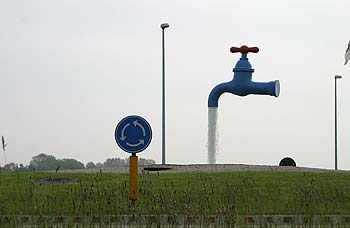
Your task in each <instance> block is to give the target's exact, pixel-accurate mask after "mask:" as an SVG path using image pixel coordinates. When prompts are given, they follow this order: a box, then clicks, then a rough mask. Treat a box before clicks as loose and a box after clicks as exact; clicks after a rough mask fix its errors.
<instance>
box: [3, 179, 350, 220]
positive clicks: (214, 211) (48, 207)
mask: <svg viewBox="0 0 350 228" xmlns="http://www.w3.org/2000/svg"><path fill="white" fill-rule="evenodd" d="M50 177H52V178H55V177H65V178H73V177H74V178H80V179H81V181H80V183H71V184H69V183H65V184H50V185H40V184H38V183H37V181H38V180H39V179H40V178H50ZM128 189H129V188H128V174H104V173H102V174H101V173H97V174H56V173H15V174H0V215H33V216H34V215H43V216H45V215H54V216H59V215H62V216H66V215H72V216H86V217H92V216H95V217H97V220H98V219H99V218H100V219H101V217H103V216H107V215H125V214H127V215H135V216H141V215H154V216H155V217H158V218H159V216H161V215H167V216H170V217H176V216H180V215H181V216H185V217H186V218H191V217H192V218H193V219H196V220H197V221H198V219H199V218H200V219H199V220H201V221H203V223H204V221H209V222H210V220H212V219H213V216H214V217H215V216H218V217H220V216H221V217H224V218H225V219H226V220H225V221H226V222H227V221H235V219H236V218H237V217H238V216H242V215H266V214H268V215H271V214H284V215H327V214H331V215H334V214H349V213H350V175H349V174H346V173H296V172H295V173H294V172H224V173H178V174H162V173H160V174H159V173H154V174H148V173H144V174H140V175H139V199H138V200H137V201H136V202H134V203H133V202H131V201H129V193H128Z"/></svg>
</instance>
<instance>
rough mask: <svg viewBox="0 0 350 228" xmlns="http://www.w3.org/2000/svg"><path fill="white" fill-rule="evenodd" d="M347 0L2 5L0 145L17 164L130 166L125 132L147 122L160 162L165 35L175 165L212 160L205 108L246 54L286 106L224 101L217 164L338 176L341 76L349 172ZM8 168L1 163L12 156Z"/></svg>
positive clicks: (263, 99) (342, 150)
mask: <svg viewBox="0 0 350 228" xmlns="http://www.w3.org/2000/svg"><path fill="white" fill-rule="evenodd" d="M349 9H350V1H348V0H324V1H319V0H318V1H316V0H312V1H311V0H310V1H305V0H290V1H281V0H265V1H261V0H251V1H247V0H235V1H232V0H227V1H214V0H213V1H202V0H201V1H199V0H198V1H195V0H180V1H161V0H154V1H152V0H150V1H136V0H117V1H115V0H94V1H93V0H84V1H83V0H60V1H53V0H31V1H28V0H11V1H6V0H2V1H0V27H1V36H0V53H1V54H0V98H1V109H0V110H1V111H0V134H1V135H4V136H5V137H6V140H7V143H8V146H7V151H6V152H7V161H13V162H16V163H28V162H29V161H30V159H31V157H33V156H34V155H37V154H38V153H46V154H53V155H55V156H56V157H57V158H75V159H78V160H80V161H82V162H84V163H86V162H88V161H94V162H101V161H104V160H105V159H106V158H110V157H122V158H124V157H127V156H129V155H128V154H126V153H125V152H123V151H122V150H121V149H119V148H118V147H117V145H116V143H115V141H114V129H115V126H116V125H117V123H118V122H119V121H120V120H121V119H122V118H123V117H125V116H127V115H130V114H137V115H141V116H143V117H144V118H146V119H147V120H148V121H149V123H150V124H151V126H152V129H153V141H152V143H151V145H150V146H149V148H148V149H147V150H145V151H144V152H142V153H141V154H139V156H140V157H146V158H152V159H155V160H156V161H157V162H161V29H160V28H159V25H160V24H161V23H162V22H168V23H169V24H170V28H168V29H167V30H166V42H167V43H166V51H167V55H166V56H167V75H166V78H167V80H166V94H167V100H166V102H167V115H166V118H167V158H166V160H167V162H168V163H181V164H188V163H206V161H207V149H206V144H207V97H208V95H209V92H210V91H211V89H212V88H213V87H214V86H215V85H217V84H219V83H221V82H224V81H229V80H231V79H232V68H233V67H234V65H235V63H236V61H237V59H238V58H239V54H232V53H230V52H229V48H230V47H231V46H241V45H244V44H245V45H248V46H258V47H259V48H260V52H259V53H258V54H250V55H248V57H249V59H250V62H251V64H252V65H253V68H254V69H255V73H254V74H253V80H254V81H272V80H275V79H279V80H280V82H281V95H280V97H279V98H274V97H270V96H254V95H250V96H247V97H243V98H242V97H237V96H234V95H231V94H224V95H223V96H221V98H220V100H219V140H220V141H219V154H218V156H217V161H218V163H244V164H264V165H275V164H278V162H279V161H280V160H281V159H282V158H283V157H285V156H290V157H292V158H294V159H295V160H296V162H297V165H299V166H308V167H320V168H333V167H334V149H333V148H334V143H333V142H334V133H333V132H334V115H333V113H334V75H335V74H341V75H343V79H341V80H340V81H339V84H338V85H339V87H338V88H339V94H338V98H339V150H338V153H339V154H338V157H339V161H338V164H339V165H338V167H339V168H340V169H350V143H349V137H350V118H349V116H350V105H349V104H350V83H349V80H350V79H349V77H350V75H349V72H350V68H349V67H350V66H349V65H347V66H344V65H343V64H344V52H345V49H346V45H347V43H348V41H349V39H350V30H349V22H350V21H349V17H350V15H349ZM0 163H1V165H3V154H2V153H1V155H0Z"/></svg>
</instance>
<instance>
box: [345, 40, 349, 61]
mask: <svg viewBox="0 0 350 228" xmlns="http://www.w3.org/2000/svg"><path fill="white" fill-rule="evenodd" d="M344 57H345V63H344V65H346V64H347V63H348V61H349V60H350V41H349V43H348V48H347V49H346V51H345V56H344Z"/></svg>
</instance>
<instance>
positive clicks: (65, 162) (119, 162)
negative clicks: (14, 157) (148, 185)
mask: <svg viewBox="0 0 350 228" xmlns="http://www.w3.org/2000/svg"><path fill="white" fill-rule="evenodd" d="M155 163H156V162H155V161H154V160H152V159H144V158H139V165H140V166H144V165H153V164H155ZM121 166H129V158H125V159H122V158H108V159H107V160H106V161H105V162H103V163H100V162H99V163H96V164H95V163H93V162H92V161H90V162H88V163H87V164H86V165H84V164H83V163H82V162H80V161H78V160H75V159H69V158H64V159H56V158H55V156H53V155H47V154H44V153H41V154H38V155H36V156H34V157H32V160H31V161H30V163H29V165H23V164H17V163H14V162H10V163H8V164H6V165H5V166H4V167H1V166H0V172H28V171H58V170H75V169H85V168H86V169H91V168H100V169H101V168H113V167H121Z"/></svg>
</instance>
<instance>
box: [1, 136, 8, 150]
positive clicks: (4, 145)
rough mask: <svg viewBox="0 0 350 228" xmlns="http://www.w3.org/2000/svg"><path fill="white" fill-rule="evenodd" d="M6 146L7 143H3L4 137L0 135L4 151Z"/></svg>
mask: <svg viewBox="0 0 350 228" xmlns="http://www.w3.org/2000/svg"><path fill="white" fill-rule="evenodd" d="M6 146H7V143H5V138H4V136H2V149H3V151H5V147H6Z"/></svg>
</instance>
